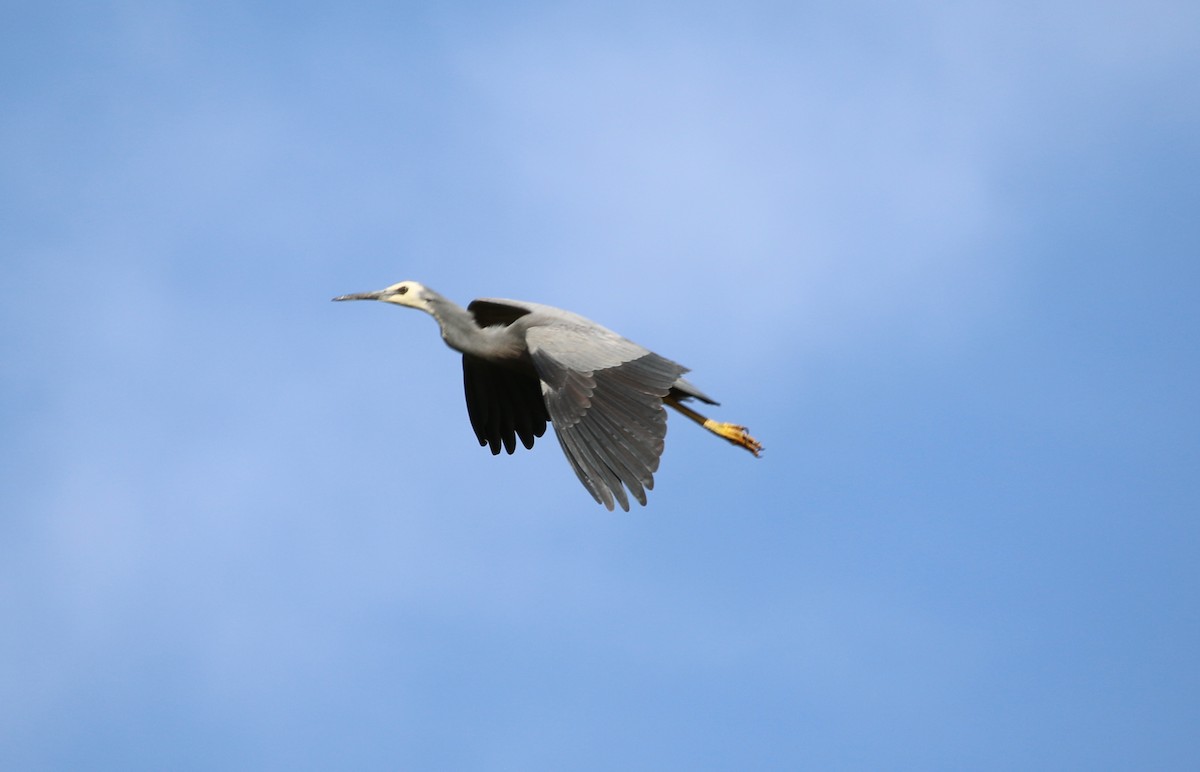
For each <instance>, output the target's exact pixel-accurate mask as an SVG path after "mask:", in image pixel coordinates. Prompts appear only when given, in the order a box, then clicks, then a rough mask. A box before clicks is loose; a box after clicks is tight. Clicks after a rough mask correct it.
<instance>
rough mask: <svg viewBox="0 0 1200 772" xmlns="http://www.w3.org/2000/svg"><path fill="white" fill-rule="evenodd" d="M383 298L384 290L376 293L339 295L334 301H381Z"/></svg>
mask: <svg viewBox="0 0 1200 772" xmlns="http://www.w3.org/2000/svg"><path fill="white" fill-rule="evenodd" d="M381 297H383V290H376V291H375V292H354V293H351V294H349V295H338V296H337V297H336V298H334V300H379V299H380V298H381Z"/></svg>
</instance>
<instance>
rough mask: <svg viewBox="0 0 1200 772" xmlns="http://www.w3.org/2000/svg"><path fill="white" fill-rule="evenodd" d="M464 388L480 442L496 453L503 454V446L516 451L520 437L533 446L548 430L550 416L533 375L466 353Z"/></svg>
mask: <svg viewBox="0 0 1200 772" xmlns="http://www.w3.org/2000/svg"><path fill="white" fill-rule="evenodd" d="M463 391H464V393H465V394H466V398H467V416H468V417H469V418H470V419H471V428H472V429H474V430H475V437H476V439H478V440H479V444H480V445H487V446H489V448H490V449H491V451H492V455H497V454H498V453H500V449H501V447H503V448H504V450H505V451H506V452H507V453H509V454H511V453H513V452H514V451H515V450H516V447H517V438H518V437H519V438H520V440H521V444H522V445H524V446H525V447H526V448H532V447H533V442H534V439H535V438H537V437H541V436H542V435H543V434H545V433H546V422H547V421H548V420H549V418H550V416H549V414H548V413H547V412H546V404H545V402H544V401H543V400H542V390H541V386H540V384H539V383H538V380H537V379H536V378H534V377H533V376H530V375H525V374H523V373H521V372H518V371H516V370H510V369H508V368H505V367H502V366H500V365H495V364H492V363H490V362H487V361H485V360H483V359H479V358H478V357H473V356H470V355H464V356H463Z"/></svg>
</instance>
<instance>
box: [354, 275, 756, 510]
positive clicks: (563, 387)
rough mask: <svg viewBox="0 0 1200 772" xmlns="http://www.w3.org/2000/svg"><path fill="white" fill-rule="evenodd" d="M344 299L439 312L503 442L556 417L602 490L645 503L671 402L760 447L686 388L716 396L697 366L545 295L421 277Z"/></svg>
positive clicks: (587, 476)
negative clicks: (453, 288) (469, 297)
mask: <svg viewBox="0 0 1200 772" xmlns="http://www.w3.org/2000/svg"><path fill="white" fill-rule="evenodd" d="M334 300H380V301H384V302H389V303H394V304H396V305H403V306H409V307H412V308H418V309H420V310H422V311H425V312H426V313H429V314H430V315H432V316H433V317H434V319H436V320H437V322H438V326H439V327H440V328H441V333H442V339H443V340H444V341H445V342H446V344H447V345H448V346H450V348H452V349H454V350H456V351H458V352H460V353H461V354H462V355H463V386H464V389H465V392H466V399H467V412H468V414H469V416H470V419H471V426H472V427H473V428H474V430H475V436H476V437H477V439H478V440H479V444H480V445H487V446H489V447H490V449H491V451H492V453H493V454H496V453H499V452H500V449H501V447H503V448H504V449H505V450H506V451H507V452H509V453H512V452H513V451H514V450H515V449H516V443H517V440H518V439H519V440H520V441H521V444H523V445H524V446H525V447H526V448H531V447H533V443H534V439H535V438H537V437H540V436H542V434H543V433H544V432H545V431H546V424H547V422H552V423H553V424H554V428H555V432H556V434H557V435H558V439H559V442H560V444H561V445H562V448H563V452H564V453H565V454H566V456H567V460H568V461H569V462H570V463H571V467H572V468H573V469H574V470H575V473H576V475H578V477H579V480H580V482H582V483H583V485H584V487H586V488H587V489H588V491H589V492H590V493H591V494H592V496H593V497H595V499H596V501H598V502H600V503H602V504H604V505H605V506H606V507H608V509H610V510H611V509H612V508H613V506H614V503H617V504H620V506H621V508H622V509H625V510H628V509H629V500H628V497H627V495H626V489H628V491H629V492H630V493H632V494H633V496H634V498H635V499H636V500H637V501H638V502H639V503H641V504H643V505H644V504H645V503H646V493H645V491H646V490H649V489H651V488H653V487H654V472H655V471H656V470H657V469H658V461H659V457H660V456H661V455H662V451H663V441H664V438H665V437H666V431H667V420H666V419H667V417H666V411H665V410H664V408H663V405H664V404H666V405H670V406H671V407H674V408H675V409H676V410H679V411H680V412H681V413H682V414H684V415H686V416H688V417H689V418H691V419H692V420H695V421H696V422H697V423H700V424H701V425H703V426H704V427H705V428H707V429H709V430H710V431H713V432H714V433H716V434H718V435H719V436H721V437H724V438H725V439H727V440H729V441H730V442H733V443H734V444H737V445H741V446H742V447H744V448H746V449H747V450H749V451H750V452H752V453H754V454H755V455H758V453H759V451H760V450H762V446H761V445H760V444H759V443H758V442H757V441H756V440H755V439H754V438H753V437H751V436H750V435H749V434H748V433H747V432H746V430H745V428H744V427H741V426H735V425H733V424H723V423H718V422H715V421H711V420H709V419H706V418H704V417H703V416H700V415H699V414H697V413H695V412H694V411H692V410H690V409H689V408H687V407H685V406H684V405H682V404H681V402H682V401H683V400H686V399H698V400H701V401H702V402H707V403H709V404H716V402H715V401H714V400H713V399H712V398H711V397H709V396H708V395H706V394H704V393H703V392H702V391H700V390H699V389H697V388H696V387H695V386H693V385H692V384H691V383H689V382H688V381H687V379H685V378H684V377H683V374H684V373H685V372H687V368H685V367H683V366H682V365H680V364H677V363H675V362H672V361H671V360H669V359H666V358H664V357H661V356H659V355H658V354H655V353H654V352H652V351H650V350H649V349H646V348H644V347H642V346H639V345H638V344H636V343H634V342H633V341H630V340H628V339H626V338H624V337H622V336H620V335H618V334H617V333H615V332H613V331H612V330H609V329H607V328H606V327H603V326H601V325H599V324H596V323H595V322H593V321H591V320H590V319H586V318H584V317H582V316H580V315H578V314H575V313H572V312H570V311H564V310H562V309H560V308H554V307H553V306H547V305H542V304H540V303H527V302H524V301H516V300H503V299H490V298H488V299H480V300H475V301H473V302H472V303H471V304H470V305H469V306H468V307H467V308H465V309H464V308H462V307H461V306H459V305H457V304H456V303H454V302H452V301H450V300H448V299H446V298H445V297H443V296H442V295H439V294H438V293H436V292H434V291H433V290H431V289H429V288H428V287H425V286H423V285H421V284H418V283H417V282H412V281H405V282H400V283H399V284H393V285H392V286H390V287H388V288H387V289H384V290H380V291H378V292H366V293H358V294H354V295H342V296H340V297H337V298H334Z"/></svg>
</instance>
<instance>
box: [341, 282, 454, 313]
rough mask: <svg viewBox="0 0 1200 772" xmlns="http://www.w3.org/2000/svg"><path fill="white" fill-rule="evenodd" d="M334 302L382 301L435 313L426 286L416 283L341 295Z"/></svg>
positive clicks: (400, 283)
mask: <svg viewBox="0 0 1200 772" xmlns="http://www.w3.org/2000/svg"><path fill="white" fill-rule="evenodd" d="M334 300H381V301H383V302H384V303H395V304H396V305H398V306H408V307H409V308H419V309H421V310H422V311H425V312H427V313H433V312H432V310H431V309H430V307H429V291H428V290H427V289H425V287H424V285H422V284H418V283H417V282H415V281H402V282H398V283H396V284H393V285H392V286H390V287H385V288H384V289H381V290H376V291H375V292H355V293H353V294H350V295H339V296H338V297H336V298H334Z"/></svg>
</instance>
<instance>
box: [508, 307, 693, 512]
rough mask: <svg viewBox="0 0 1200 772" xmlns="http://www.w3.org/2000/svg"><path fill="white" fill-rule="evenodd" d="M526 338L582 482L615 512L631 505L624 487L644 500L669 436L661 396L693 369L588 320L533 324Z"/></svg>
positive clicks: (557, 426) (569, 457) (565, 449)
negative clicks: (618, 508)
mask: <svg viewBox="0 0 1200 772" xmlns="http://www.w3.org/2000/svg"><path fill="white" fill-rule="evenodd" d="M571 316H572V317H574V315H571ZM577 320H578V321H577ZM526 342H527V343H528V346H529V353H530V356H531V357H532V358H533V364H534V367H535V368H536V369H537V373H538V377H540V378H541V381H542V393H543V396H544V397H545V404H546V409H547V411H548V413H549V416H550V420H551V421H552V422H553V423H554V431H555V433H556V434H557V435H558V440H559V443H560V444H561V445H562V449H563V452H564V453H565V454H566V456H567V460H568V461H569V462H570V463H571V467H572V468H573V469H574V470H575V474H576V475H577V476H578V477H579V480H580V482H582V483H583V485H584V487H585V488H587V489H588V491H589V492H590V493H591V494H592V496H593V497H594V498H595V499H596V501H598V502H600V503H602V504H604V506H606V507H607V508H608V509H610V510H611V509H612V508H613V505H614V499H615V501H616V503H619V504H620V505H621V508H622V509H624V510H626V511H628V510H629V499H628V497H627V496H626V493H625V489H626V488H628V489H629V492H630V493H632V494H633V497H634V498H635V499H637V501H638V502H639V503H640V504H643V505H644V504H645V503H646V490H650V489H653V488H654V472H655V471H656V470H657V469H658V460H659V457H660V456H661V455H662V451H663V440H664V438H665V437H666V434H667V415H666V410H664V409H663V405H662V400H663V397H665V396H666V395H667V394H669V393H670V391H671V387H672V386H673V385H674V384H675V383H676V382H677V381H678V380H679V376H680V375H682V374H683V373H685V372H687V368H685V367H683V366H682V365H679V364H677V363H675V362H672V361H671V360H669V359H665V358H663V357H660V356H658V355H657V354H654V353H652V352H651V351H649V350H647V349H645V348H642V347H641V346H639V345H637V344H636V343H633V342H632V341H629V340H626V339H625V338H622V337H621V336H619V335H617V334H616V333H614V332H612V331H611V330H607V329H605V328H603V327H600V326H599V325H596V324H594V323H591V322H587V320H585V319H582V317H575V318H567V319H564V320H561V321H559V322H558V323H555V324H549V325H544V326H534V327H531V328H530V329H529V330H528V332H527V333H526Z"/></svg>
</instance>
